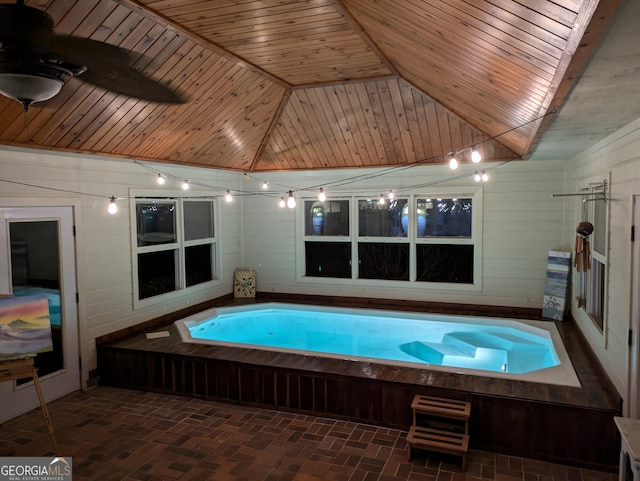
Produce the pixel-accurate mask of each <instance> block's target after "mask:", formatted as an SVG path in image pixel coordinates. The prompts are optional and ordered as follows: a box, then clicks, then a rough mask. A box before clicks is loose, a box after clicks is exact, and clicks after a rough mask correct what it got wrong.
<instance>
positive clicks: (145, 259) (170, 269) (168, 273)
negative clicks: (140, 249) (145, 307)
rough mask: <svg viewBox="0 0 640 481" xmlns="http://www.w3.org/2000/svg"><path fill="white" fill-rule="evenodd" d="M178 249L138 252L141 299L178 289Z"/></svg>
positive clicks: (139, 292)
mask: <svg viewBox="0 0 640 481" xmlns="http://www.w3.org/2000/svg"><path fill="white" fill-rule="evenodd" d="M176 255H177V254H176V250H168V251H160V252H148V253H145V254H138V294H139V296H140V299H146V298H147V297H153V296H158V295H160V294H164V293H165V292H171V291H175V290H176Z"/></svg>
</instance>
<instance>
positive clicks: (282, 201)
mask: <svg viewBox="0 0 640 481" xmlns="http://www.w3.org/2000/svg"><path fill="white" fill-rule="evenodd" d="M286 205H287V203H286V202H285V201H284V197H280V202H278V206H279V207H280V208H281V209H284V208H285V207H286Z"/></svg>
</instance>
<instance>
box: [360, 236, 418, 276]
mask: <svg viewBox="0 0 640 481" xmlns="http://www.w3.org/2000/svg"><path fill="white" fill-rule="evenodd" d="M358 277H359V278H360V279H391V280H397V281H408V280H409V244H386V243H382V242H380V243H377V242H376V243H368V242H360V243H358Z"/></svg>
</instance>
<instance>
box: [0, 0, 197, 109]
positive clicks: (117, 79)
mask: <svg viewBox="0 0 640 481" xmlns="http://www.w3.org/2000/svg"><path fill="white" fill-rule="evenodd" d="M133 59H134V57H133V56H132V55H131V53H130V52H129V51H128V50H125V49H123V48H120V47H117V46H115V45H111V44H108V43H104V42H98V41H96V40H91V39H88V38H83V37H77V36H72V35H57V34H55V33H54V31H53V19H52V18H51V17H50V16H49V15H48V14H47V13H45V12H44V11H42V10H39V9H37V8H33V7H29V6H26V5H25V4H24V0H17V2H16V3H15V4H14V3H1V4H0V94H2V95H4V96H6V97H9V98H11V99H13V100H17V101H18V102H20V103H21V104H22V105H23V107H24V109H25V112H26V110H27V109H28V108H29V106H30V105H32V104H33V103H36V102H43V101H45V100H49V99H50V98H52V97H54V96H55V95H57V94H58V93H59V92H60V89H62V86H63V85H64V83H65V82H66V81H67V80H69V79H70V78H71V77H78V78H79V79H80V80H83V81H84V82H87V83H89V84H92V85H95V86H98V87H101V88H103V89H105V90H110V91H112V92H115V93H117V94H122V95H126V96H128V97H133V98H137V99H141V100H146V101H150V102H159V103H173V104H176V103H184V102H185V99H184V98H183V97H182V96H181V95H180V94H179V93H177V92H175V91H174V90H171V89H169V88H168V87H166V86H164V85H162V84H161V83H159V82H157V81H155V80H153V79H151V78H149V77H147V76H146V75H144V74H143V73H142V72H140V71H139V70H136V69H135V68H133V67H132V66H131V64H132V61H133Z"/></svg>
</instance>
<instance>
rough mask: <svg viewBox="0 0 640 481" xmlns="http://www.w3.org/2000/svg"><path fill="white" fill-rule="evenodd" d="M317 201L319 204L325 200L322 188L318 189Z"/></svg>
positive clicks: (325, 195)
mask: <svg viewBox="0 0 640 481" xmlns="http://www.w3.org/2000/svg"><path fill="white" fill-rule="evenodd" d="M318 200H319V201H320V202H324V201H325V200H327V194H325V193H324V189H323V188H322V187H320V193H319V194H318Z"/></svg>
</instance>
